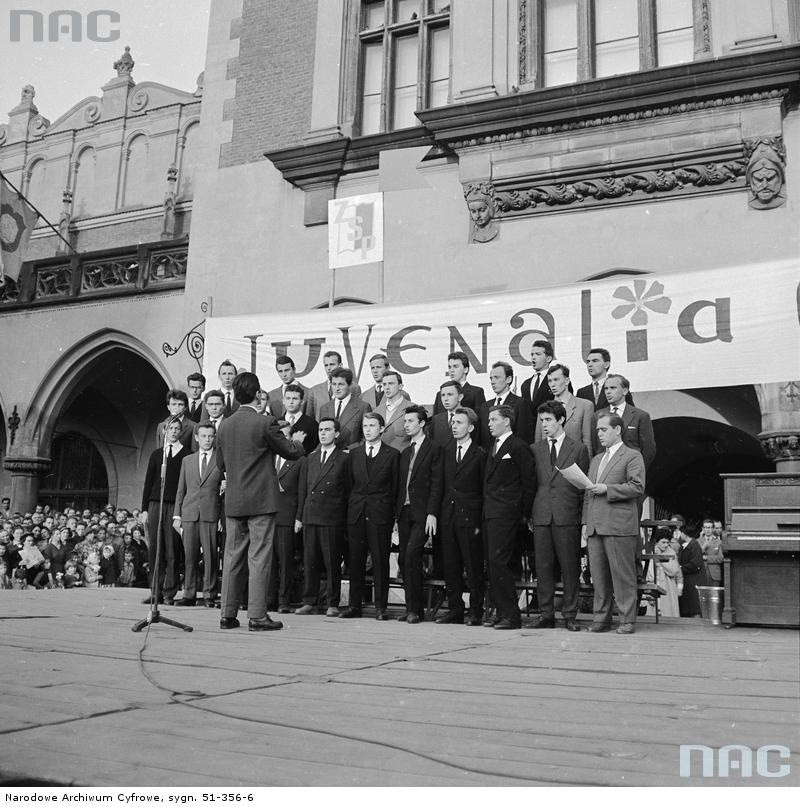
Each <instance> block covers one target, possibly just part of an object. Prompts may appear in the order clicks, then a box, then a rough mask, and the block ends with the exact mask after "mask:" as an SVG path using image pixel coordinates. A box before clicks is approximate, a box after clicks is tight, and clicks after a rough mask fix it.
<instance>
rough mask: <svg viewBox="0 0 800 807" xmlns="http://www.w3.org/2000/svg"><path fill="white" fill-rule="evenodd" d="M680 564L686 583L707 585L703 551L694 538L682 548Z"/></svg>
mask: <svg viewBox="0 0 800 807" xmlns="http://www.w3.org/2000/svg"><path fill="white" fill-rule="evenodd" d="M678 563H680V565H681V571H682V572H683V580H684V583H685V582H686V581H687V580H688V581H689V582H690V583H695V584H697V583H699V584H700V585H705V583H706V575H705V565H704V563H703V550H702V549H701V548H700V543H699V542H698V541H697V540H696V539H694V538H693V539H692V540H691V541H689V542H687V543H685V544H684V545H683V546H682V547H681V551H680V552H679V553H678Z"/></svg>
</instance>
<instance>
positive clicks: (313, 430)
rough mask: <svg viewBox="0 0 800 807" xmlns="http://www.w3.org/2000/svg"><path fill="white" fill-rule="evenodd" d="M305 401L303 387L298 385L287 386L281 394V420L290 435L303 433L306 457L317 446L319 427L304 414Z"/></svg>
mask: <svg viewBox="0 0 800 807" xmlns="http://www.w3.org/2000/svg"><path fill="white" fill-rule="evenodd" d="M304 400H305V387H301V386H300V384H289V385H288V386H287V387H286V390H285V391H284V393H283V420H285V421H286V422H287V423H288V424H289V427H290V434H295V433H296V432H303V433H304V434H305V436H306V439H305V441H304V442H303V448H304V449H305V450H306V456H308V455H309V454H310V453H311V452H312V451H313V450H314V449H315V448H316V447H317V446H318V445H319V435H318V434H317V432H318V430H319V426H318V424H317V421H316V420H314V418H312V417H311V415H307V414H305V412H304V410H303V405H304Z"/></svg>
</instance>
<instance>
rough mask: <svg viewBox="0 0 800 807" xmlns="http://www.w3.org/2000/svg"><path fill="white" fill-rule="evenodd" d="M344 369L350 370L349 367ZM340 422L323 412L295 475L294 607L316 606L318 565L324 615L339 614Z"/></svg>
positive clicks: (344, 464) (346, 465) (346, 468)
mask: <svg viewBox="0 0 800 807" xmlns="http://www.w3.org/2000/svg"><path fill="white" fill-rule="evenodd" d="M348 372H350V371H349V370H348ZM338 437H339V423H338V422H337V421H336V420H335V419H334V418H329V417H325V416H324V415H323V417H322V420H320V422H319V446H318V447H317V448H316V449H315V450H314V451H312V452H311V454H309V456H308V458H307V461H306V472H305V474H304V475H303V476H301V477H300V493H299V497H300V502H299V505H300V507H301V508H302V513H303V516H302V518H301V527H302V528H303V567H304V569H305V578H306V579H305V586H304V589H303V605H301V606H300V608H298V609H297V610H296V611H295V613H296V614H301V615H306V614H313V613H315V612H316V603H317V598H318V597H319V581H320V571H321V566H322V564H323V563H324V564H325V570H326V571H327V573H328V583H327V588H326V592H325V593H326V599H327V602H328V610H327V611H326V612H325V616H339V600H340V599H341V594H342V538H343V533H344V526H345V524H346V522H347V498H348V495H349V493H350V458H349V455H348V454H346V453H345V452H344V451H342V450H341V449H340V448H338V447H337V445H336V444H337V441H338Z"/></svg>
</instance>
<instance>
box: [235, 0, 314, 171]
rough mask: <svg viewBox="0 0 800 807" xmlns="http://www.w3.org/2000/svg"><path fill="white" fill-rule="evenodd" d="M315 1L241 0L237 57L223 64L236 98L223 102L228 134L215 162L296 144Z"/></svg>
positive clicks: (307, 96) (307, 90)
mask: <svg viewBox="0 0 800 807" xmlns="http://www.w3.org/2000/svg"><path fill="white" fill-rule="evenodd" d="M316 19H317V0H244V4H243V8H242V20H241V25H238V26H235V29H234V34H236V33H238V34H239V37H240V47H239V56H238V57H237V58H236V59H232V60H231V61H230V63H229V65H228V77H229V78H232V79H233V78H235V79H236V96H235V98H234V99H233V101H232V103H231V104H229V105H228V115H229V116H230V118H231V119H232V120H233V137H232V140H231V142H230V143H226V144H223V146H222V148H221V152H220V166H221V167H225V166H231V165H240V164H242V163H248V162H253V161H256V160H260V159H263V153H264V152H265V151H267V150H269V149H275V148H280V147H282V146H289V145H293V144H296V143H299V141H300V139H301V138H302V137H303V135H304V134H305V133H306V132H307V131H308V128H309V122H310V119H311V85H312V81H313V77H314V35H315V29H316Z"/></svg>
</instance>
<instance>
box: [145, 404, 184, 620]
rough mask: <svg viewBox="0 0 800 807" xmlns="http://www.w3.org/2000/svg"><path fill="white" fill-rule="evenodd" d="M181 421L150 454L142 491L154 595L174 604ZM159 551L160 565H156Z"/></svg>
mask: <svg viewBox="0 0 800 807" xmlns="http://www.w3.org/2000/svg"><path fill="white" fill-rule="evenodd" d="M181 429H182V426H181V422H180V419H179V418H177V417H176V418H175V419H174V420H173V421H172V422H171V423H169V424H168V425H167V428H166V431H165V432H164V447H163V448H157V449H156V450H155V451H153V453H152V454H151V455H150V460H149V462H148V463H147V472H146V473H145V477H144V488H143V492H142V520H143V521H144V523H145V525H146V526H147V528H148V533H149V540H148V542H147V543H148V564H149V568H150V572H149V576H150V591H151V597H148V598H147V599H146V600H144V602H146V603H148V602H151V598H153V597H155V598H157V601H158V602H161V601H162V599H163V602H164V603H166V604H167V605H173V604H174V599H175V594H176V593H177V591H178V562H179V558H180V551H181V549H180V542H181V538H180V536H179V535H178V533H177V532H175V530H174V529H173V526H172V517H173V515H174V513H175V497H176V496H177V493H178V480H179V479H180V475H181V462H182V461H183V458H184V456H186V454H185V449H184V447H183V444H182V443H181V442H180V440H178V436H179V435H180V433H181ZM162 480H163V484H164V498H163V505H164V506H163V507H161V508H160V515H161V518H160V519H159V503H160V501H161V484H162ZM156 555H158V564H157V566H158V568H156Z"/></svg>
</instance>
